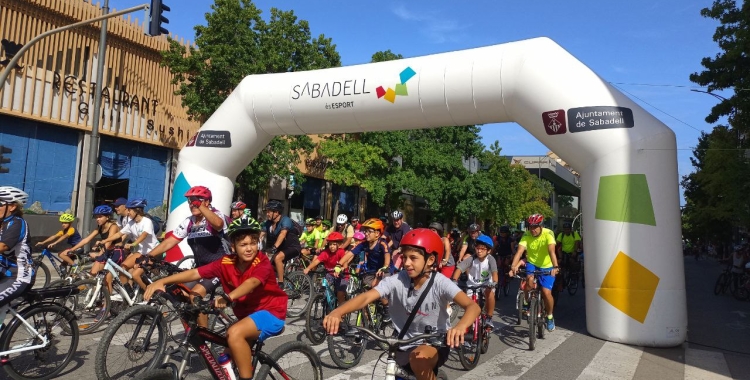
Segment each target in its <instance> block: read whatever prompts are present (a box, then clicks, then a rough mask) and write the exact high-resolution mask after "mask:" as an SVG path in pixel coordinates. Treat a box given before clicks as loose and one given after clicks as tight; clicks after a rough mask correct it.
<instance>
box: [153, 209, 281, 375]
mask: <svg viewBox="0 0 750 380" xmlns="http://www.w3.org/2000/svg"><path fill="white" fill-rule="evenodd" d="M260 231H261V226H260V223H258V222H257V221H256V220H255V219H253V218H251V217H249V216H247V215H242V216H240V217H239V218H238V219H235V220H234V221H232V223H231V224H230V225H229V228H228V233H229V240H230V241H231V244H230V248H231V250H232V254H230V255H226V256H224V257H223V258H221V259H219V260H217V261H214V262H213V263H210V264H207V265H204V266H201V267H199V268H196V269H191V270H189V271H185V272H182V273H178V274H175V275H172V276H169V277H166V278H163V279H161V280H158V281H156V282H154V283H153V284H151V285H149V286H148V288H146V293H145V294H144V298H145V299H146V300H148V299H150V298H151V296H152V295H153V294H154V292H155V291H157V290H161V291H164V286H165V285H170V284H181V283H185V282H191V281H198V280H200V279H201V278H212V277H218V278H219V279H220V280H221V285H222V286H223V287H224V291H225V292H226V295H225V296H222V298H217V299H215V300H214V306H215V307H217V308H222V307H227V306H231V307H232V310H233V311H234V314H235V315H236V316H237V320H238V322H236V323H235V324H233V325H232V326H231V327H229V330H228V331H227V342H228V343H229V350H230V352H231V356H232V358H233V360H234V363H235V364H236V365H237V370H238V371H239V373H240V377H239V380H246V379H250V378H252V375H253V368H252V362H253V356H252V355H253V353H252V351H251V347H252V345H253V344H254V342H255V341H257V340H260V341H263V340H265V339H267V338H269V337H272V336H274V335H278V334H279V333H281V331H282V330H283V329H284V319H285V318H286V303H287V295H286V293H284V291H282V290H281V288H280V287H279V285H278V283H277V282H276V272H275V271H274V268H273V266H272V265H271V261H270V260H269V259H268V257H267V256H266V255H262V254H261V255H259V254H258V242H259V241H260Z"/></svg>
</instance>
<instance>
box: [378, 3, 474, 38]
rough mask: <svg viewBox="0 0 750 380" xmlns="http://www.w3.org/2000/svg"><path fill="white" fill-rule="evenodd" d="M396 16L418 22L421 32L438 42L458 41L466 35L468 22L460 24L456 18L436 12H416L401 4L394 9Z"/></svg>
mask: <svg viewBox="0 0 750 380" xmlns="http://www.w3.org/2000/svg"><path fill="white" fill-rule="evenodd" d="M392 12H393V14H394V15H396V17H398V18H399V19H401V20H403V21H408V22H413V23H415V24H417V27H418V28H419V32H420V33H421V34H422V35H423V36H425V37H427V38H428V39H429V40H430V41H432V42H433V43H436V44H441V43H445V42H458V41H460V40H462V39H463V38H465V37H466V34H464V33H463V30H465V29H467V28H468V27H469V25H468V24H460V23H459V22H458V21H456V20H450V19H446V18H443V17H440V16H438V15H436V14H435V12H414V11H411V10H409V9H407V8H406V6H404V5H403V4H399V5H397V6H395V7H394V8H393V9H392Z"/></svg>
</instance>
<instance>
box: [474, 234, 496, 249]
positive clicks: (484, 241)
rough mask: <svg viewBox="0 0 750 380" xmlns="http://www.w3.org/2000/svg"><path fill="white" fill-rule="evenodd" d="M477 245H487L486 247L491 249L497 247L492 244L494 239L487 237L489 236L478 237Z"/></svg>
mask: <svg viewBox="0 0 750 380" xmlns="http://www.w3.org/2000/svg"><path fill="white" fill-rule="evenodd" d="M475 244H482V245H486V246H488V247H490V249H492V247H494V246H495V245H494V244H493V243H492V238H491V237H489V236H487V235H479V236H478V237H477V241H476V243H475Z"/></svg>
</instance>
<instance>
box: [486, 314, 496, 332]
mask: <svg viewBox="0 0 750 380" xmlns="http://www.w3.org/2000/svg"><path fill="white" fill-rule="evenodd" d="M484 327H486V328H489V329H490V330H494V329H495V325H494V324H493V323H492V317H488V318H487V319H485V320H484Z"/></svg>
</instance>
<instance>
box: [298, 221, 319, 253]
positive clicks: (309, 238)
mask: <svg viewBox="0 0 750 380" xmlns="http://www.w3.org/2000/svg"><path fill="white" fill-rule="evenodd" d="M320 235H321V233H320V231H318V230H316V229H315V219H313V218H307V220H305V230H304V231H303V232H302V235H300V237H299V242H300V243H301V244H302V247H303V248H302V250H301V251H300V252H301V253H302V255H304V256H310V255H315V253H317V251H318V248H321V247H322V244H323V238H321V237H320Z"/></svg>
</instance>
